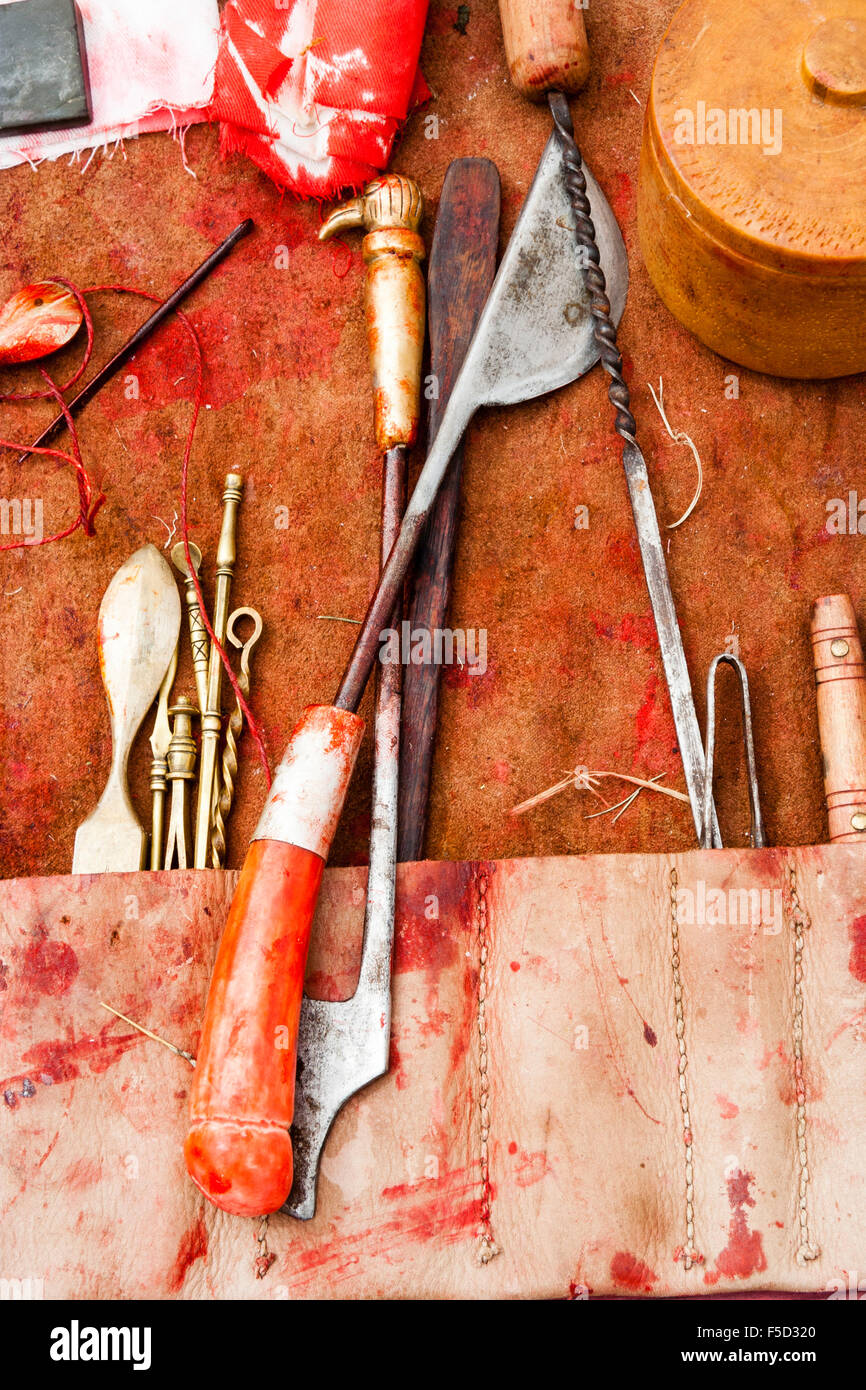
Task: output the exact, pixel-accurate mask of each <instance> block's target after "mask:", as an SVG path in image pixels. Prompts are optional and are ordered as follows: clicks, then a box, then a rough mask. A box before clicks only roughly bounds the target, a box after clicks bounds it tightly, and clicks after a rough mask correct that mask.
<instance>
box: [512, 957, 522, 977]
mask: <svg viewBox="0 0 866 1390" xmlns="http://www.w3.org/2000/svg"><path fill="white" fill-rule="evenodd" d="M511 969H512V970H513V971H514V973H515V974H517V971H518V970H519V969H520V961H517V960H513V961H512V962H511Z"/></svg>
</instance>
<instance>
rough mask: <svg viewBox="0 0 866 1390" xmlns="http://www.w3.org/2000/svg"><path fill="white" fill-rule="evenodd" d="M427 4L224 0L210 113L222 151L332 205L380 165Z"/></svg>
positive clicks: (407, 84)
mask: <svg viewBox="0 0 866 1390" xmlns="http://www.w3.org/2000/svg"><path fill="white" fill-rule="evenodd" d="M426 16H427V0H351V2H350V0H282V2H281V0H229V3H228V4H227V5H226V6H225V8H224V10H223V15H222V32H221V38H220V49H219V57H218V59H217V65H216V80H215V87H214V99H213V103H212V106H211V112H210V114H211V117H212V118H213V119H215V120H218V121H219V122H220V146H221V149H222V151H223V153H224V154H230V153H233V152H235V151H240V152H242V153H244V154H247V155H248V156H249V157H250V158H251V159H253V160H254V161H255V162H256V164H258V165H259V167H260V168H261V169H263V170H264V172H265V173H266V174H267V175H268V176H269V177H270V178H272V179H273V180H274V182H275V183H277V184H278V185H279V186H280V187H281V188H287V189H290V190H291V191H292V192H294V193H297V194H299V195H301V196H303V197H306V196H311V197H317V198H329V197H332V196H333V195H334V194H335V193H337V192H338V191H339V190H340V189H341V188H345V187H347V186H353V187H357V186H359V185H360V184H363V183H365V182H366V181H367V180H368V179H369V178H371V177H372V176H373V175H374V173H375V172H376V171H377V170H380V169H384V168H385V166H386V164H387V162H388V159H389V156H390V154H391V148H392V146H393V143H394V139H395V137H396V135H397V133H398V131H399V130H400V127H401V125H402V123H403V121H405V119H406V116H407V114H408V112H409V111H410V110H411V109H412V107H413V106H414V105H417V104H418V103H420V102H423V101H425V100H426V99H427V97H428V96H429V90H428V88H427V86H426V84H425V82H424V79H423V77H422V76H421V73H420V71H419V69H418V55H419V53H420V49H421V39H422V35H423V32H424V22H425V19H426Z"/></svg>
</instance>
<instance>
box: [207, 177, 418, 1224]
mask: <svg viewBox="0 0 866 1390" xmlns="http://www.w3.org/2000/svg"><path fill="white" fill-rule="evenodd" d="M422 210H423V207H422V200H421V194H420V192H419V190H418V188H417V187H416V185H415V184H414V183H412V181H411V180H410V179H406V178H403V177H401V176H399V175H388V176H386V177H384V178H381V179H377V180H376V181H375V182H374V183H372V184H370V186H369V187H368V188H367V189H366V191H365V192H364V194H363V195H362V196H361V197H359V198H354V199H352V201H351V202H350V203H347V204H346V205H345V206H344V207H341V208H338V209H337V210H336V211H335V212H334V213H332V215H331V216H330V217H329V218H328V220H327V221H326V222H325V224H324V226H323V228H322V231H321V235H322V236H323V237H325V236H330V235H331V234H332V233H334V232H336V231H339V230H343V229H345V228H347V227H361V226H363V227H365V228H366V231H367V235H366V236H365V238H364V243H363V256H364V261H365V263H366V267H367V277H366V279H367V291H366V306H367V308H366V312H367V327H368V336H369V343H370V356H371V364H372V371H373V394H374V403H375V427H376V439H377V442H378V445H379V448H380V449H381V451H382V453H383V455H384V483H383V493H384V500H383V535H382V559H383V563H384V560H385V559H386V558H387V556H388V554H389V552H390V550H391V547H392V543H393V541H394V540H395V538H396V536H397V534H398V532H399V529H400V518H401V516H402V511H403V502H404V497H405V488H406V450H407V448H408V447H409V446H411V444H413V443H414V441H415V438H416V435H417V432H418V414H419V401H418V396H419V387H420V379H421V359H422V352H423V346H424V280H423V276H422V274H421V261H422V259H423V257H424V243H423V241H422V240H421V237H420V236H419V234H418V224H419V222H420V220H421V216H422ZM396 598H397V595H396V593H395V596H394V598H393V599H392V600H391V601H390V603H389V605H388V616H389V620H390V619H391V617H392V614H393V609H394V606H395V602H396ZM217 601H218V602H219V593H218V600H217ZM216 626H217V624H216V613H215V621H214V627H215V628H216ZM209 696H210V692H209ZM363 731H364V724H363V720H361V719H360V718H359V717H358V715H357V714H356V713H354V710H350V709H347V708H342V709H341V708H338V707H336V706H326V705H325V706H323V705H319V706H311V707H310V708H308V709H307V710H306V711H305V713H304V715H303V717H302V719H301V721H300V723H299V724H298V725H297V727H296V729H295V731H294V733H293V735H292V740H291V744H290V747H289V750H288V752H287V754H286V756H285V757H284V758H283V761H282V763H281V764H280V766H279V768H278V770H277V773H276V776H275V778H274V782H273V786H272V787H271V792H270V796H269V798H268V801H267V803H266V806H265V809H264V812H263V814H262V817H261V820H260V821H259V825H258V828H257V830H256V832H255V835H254V837H253V843H252V845H251V847H250V851H249V853H248V854H247V858H246V861H245V863H244V867H243V870H242V873H241V877H240V880H239V882H238V886H237V889H236V892H235V897H234V900H233V902H232V907H231V911H230V913H229V918H228V921H227V923H226V927H225V931H224V933H223V937H222V941H221V942H220V948H219V953H218V955H217V960H216V964H215V966H214V972H213V976H212V979H211V984H210V991H209V994H208V1002H207V1008H206V1011H205V1017H204V1024H203V1027H202V1035H201V1043H200V1045H199V1050H198V1058H197V1064H196V1071H195V1076H194V1078H193V1084H192V1087H191V1091H190V1130H189V1134H188V1137H187V1141H186V1145H185V1150H184V1151H185V1155H186V1162H187V1168H188V1170H189V1173H190V1175H191V1177H192V1178H193V1180H194V1181H195V1182H196V1183H197V1185H198V1186H199V1187H200V1188H201V1190H202V1191H203V1192H204V1193H205V1195H206V1196H207V1197H209V1198H210V1200H211V1201H212V1202H214V1203H215V1204H216V1205H217V1206H219V1207H222V1208H224V1209H225V1210H226V1211H230V1212H234V1213H236V1214H238V1215H246V1216H258V1215H261V1214H262V1213H263V1212H271V1211H275V1210H276V1209H277V1208H278V1207H281V1206H282V1205H283V1204H284V1202H285V1201H286V1199H287V1198H288V1196H289V1191H290V1189H291V1187H292V1178H293V1153H292V1142H291V1138H290V1135H289V1126H290V1125H291V1123H292V1117H293V1114H294V1108H295V1072H296V1061H297V1051H298V1029H299V1023H300V1016H301V1001H302V995H303V984H304V969H305V965H306V957H307V947H308V944H309V936H310V927H311V925H312V920H313V914H314V912H315V907H316V900H317V897H318V892H319V885H320V882H321V877H322V871H323V869H324V867H325V860H326V859H327V856H328V850H329V847H330V844H331V840H332V837H333V835H334V832H335V830H336V827H337V821H338V820H339V815H340V811H341V809H342V804H343V800H344V797H345V794H346V789H347V787H348V783H349V778H350V777H351V774H352V768H353V767H354V763H355V759H356V757H357V754H358V748H359V746H360V742H361V736H362V734H363ZM399 732H400V668H399V666H391V665H389V666H386V667H385V668H383V672H382V680H381V682H380V691H379V696H378V700H377V714H376V746H377V762H376V777H375V785H374V809H373V825H374V827H377V828H376V830H375V831H374V835H373V838H372V840H371V850H370V879H369V890H368V916H367V937H368V944H369V943H370V942H371V941H372V940H373V939H374V938H377V937H378V940H379V942H380V944H381V942H382V941H384V943H385V949H384V951H380V952H378V953H377V955H376V960H375V972H374V973H375V975H376V979H375V980H372V981H368V980H366V978H365V975H364V969H365V967H369V966H370V964H371V961H372V957H371V956H370V955H369V954H368V952H367V951H365V960H364V964H363V965H362V976H361V980H360V981H359V987H358V990H357V992H356V995H355V997H354V998H353V1000H352V1001H350V1002H349V1003H346V1004H341V1005H340V1006H339V1007H340V1009H341V1010H343V1011H344V1014H345V1011H346V1010H347V1009H349V1007H350V1005H351V1006H353V1007H356V1008H358V1009H360V1010H362V1011H363V1010H367V1011H369V1008H370V1002H371V999H372V997H373V995H372V993H371V992H370V991H368V989H367V985H368V984H369V985H370V986H371V989H372V988H373V987H375V989H376V990H377V991H378V992H377V993H376V1001H377V1002H376V1008H377V1012H378V1015H379V1016H380V1018H382V1019H384V1018H385V1012H384V1011H385V1010H386V1009H389V1008H390V933H391V931H392V930H393V900H394V899H393V894H394V862H395V850H396V826H397V819H396V816H397V775H398V768H399ZM202 756H203V758H204V744H203V754H202ZM204 776H205V773H204V766H203V771H202V778H203V779H204ZM205 795H206V792H205V788H204V780H203V782H202V789H201V791H200V796H199V823H200V824H201V823H202V813H201V805H202V797H203V796H205ZM377 823H378V825H377ZM198 862H199V855H198V839H197V840H196V864H198ZM371 914H372V915H371ZM383 962H384V963H383ZM382 989H384V997H383V995H382ZM307 1002H308V1003H309V1002H311V1001H307ZM367 1022H368V1020H366V1018H365V1019H364V1020H362V1021H361V1022H360V1023H359V1025H358V1027H359V1028H360V1029H361V1031H362V1036H361V1038H360V1039H359V1041H360V1043H361V1044H364V1043H366V1041H367V1038H368V1036H369V1029H368V1027H367ZM327 1026H328V1025H327V1022H326V1023H325V1025H324V1027H325V1030H326V1031H327ZM313 1032H315V1026H313ZM376 1033H377V1036H376V1038H375V1039H374V1043H375V1046H374V1047H373V1049H372V1051H373V1055H372V1056H371V1057H365V1060H366V1061H368V1062H369V1067H368V1069H367V1070H366V1072H365V1074H364V1075H363V1077H362V1078H361V1079H358V1071H359V1068H358V1061H359V1058H358V1055H357V1053H356V1051H355V1048H354V1047H353V1046H351V1045H350V1043H352V1042H353V1041H354V1038H355V1029H353V1028H352V1026H351V1024H350V1023H349V1022H348V1021H347V1020H346V1018H345V1017H343V1034H342V1036H343V1043H342V1044H341V1045H340V1046H339V1047H338V1046H336V1045H335V1046H332V1047H329V1046H328V1042H327V1038H326V1036H324V1035H323V1033H322V1032H321V1031H320V1032H319V1033H318V1034H316V1037H315V1040H314V1043H313V1044H312V1045H311V1047H310V1050H309V1053H308V1054H307V1053H305V1056H304V1067H303V1077H302V1086H303V1088H304V1094H305V1097H306V1096H309V1097H310V1098H312V1099H314V1100H315V1101H316V1103H317V1109H318V1115H319V1118H320V1119H325V1117H326V1112H327V1118H326V1122H325V1123H324V1129H323V1130H321V1132H320V1129H321V1126H319V1125H317V1126H315V1127H306V1128H305V1134H304V1148H303V1153H304V1192H303V1194H302V1197H301V1200H300V1205H302V1206H303V1205H304V1204H305V1203H307V1204H308V1203H309V1202H311V1201H312V1202H314V1191H315V1169H316V1165H317V1162H318V1154H319V1151H320V1149H321V1144H322V1143H323V1142H324V1137H325V1133H326V1132H327V1127H328V1126H329V1125H330V1118H332V1117H333V1114H334V1113H336V1109H339V1106H340V1105H341V1104H342V1103H343V1101H344V1100H345V1098H346V1096H347V1095H351V1094H352V1092H353V1091H354V1090H357V1089H358V1086H359V1085H363V1084H365V1082H366V1081H369V1080H372V1078H373V1077H375V1076H377V1075H380V1074H381V1072H382V1071H384V1070H385V1069H386V1067H387V1056H388V1028H387V1023H385V1026H378V1027H377V1029H376ZM277 1037H280V1038H282V1042H280V1043H279V1045H278V1043H277V1042H276V1041H275V1040H276V1039H277ZM311 1037H312V1033H311ZM347 1040H348V1041H347ZM369 1050H370V1049H367V1051H369ZM325 1053H327V1057H326V1058H325ZM323 1063H324V1069H323ZM347 1079H350V1080H351V1084H348V1082H347ZM320 1083H321V1084H320ZM347 1084H348V1089H346V1087H347ZM299 1104H300V1100H299ZM298 1214H301V1212H300V1211H299V1212H298ZM303 1214H312V1212H311V1211H310V1212H306V1211H305V1212H304V1213H303Z"/></svg>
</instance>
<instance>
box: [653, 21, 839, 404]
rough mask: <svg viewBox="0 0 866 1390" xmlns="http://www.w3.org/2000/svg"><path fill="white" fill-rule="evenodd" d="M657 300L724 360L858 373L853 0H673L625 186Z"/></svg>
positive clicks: (797, 371) (773, 368) (767, 368)
mask: <svg viewBox="0 0 866 1390" xmlns="http://www.w3.org/2000/svg"><path fill="white" fill-rule="evenodd" d="M638 229H639V235H640V243H641V249H642V251H643V255H644V259H645V260H646V263H647V266H648V267H649V271H650V275H651V276H652V279H653V282H654V284H655V286H656V289H657V290H658V292H659V294H660V295H661V297H662V299H663V300H664V302H665V304H666V305H667V307H668V308H669V309H670V310H671V312H672V313H673V314H675V315H676V317H677V318H678V319H680V320H681V321H682V322H683V323H684V324H685V325H686V327H687V328H689V329H691V331H692V332H693V333H695V334H696V335H697V337H698V338H700V339H701V341H702V342H704V343H706V344H707V345H708V346H709V347H711V348H713V349H714V350H715V351H716V352H719V353H721V354H722V356H723V357H729V358H731V359H732V360H733V361H734V362H739V363H741V364H742V365H743V366H746V367H753V368H755V369H756V370H758V371H762V372H771V373H774V374H775V375H778V376H790V377H834V376H845V375H847V374H848V373H850V372H861V371H863V370H866V0H737V3H734V4H732V3H731V0H686V4H684V5H683V6H682V8H681V9H680V10H678V11H677V13H676V15H675V16H674V19H673V21H672V23H671V26H670V28H669V29H668V32H667V34H666V35H665V37H664V39H663V41H662V46H661V49H660V51H659V54H658V57H657V59H656V64H655V70H654V72H653V80H652V87H651V91H650V99H649V103H648V107H647V114H646V121H645V124H644V134H643V146H642V150H641V165H640V181H639V193H638Z"/></svg>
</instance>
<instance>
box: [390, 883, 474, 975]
mask: <svg viewBox="0 0 866 1390" xmlns="http://www.w3.org/2000/svg"><path fill="white" fill-rule="evenodd" d="M471 877H472V867H471V865H460V866H455V872H454V873H449V874H447V875H443V874H440V873H438V872H437V873H435V874H434V873H432V872H431V873H430V875H429V876H427V875H425V874H419V875H418V877H417V878H416V879H415V881H414V883H413V885H412V890H411V892H410V893H408V894H406V895H405V896H404V895H401V896H400V897H399V898H398V900H397V921H396V935H395V945H394V969H395V971H396V972H397V973H398V974H402V973H403V972H405V971H410V970H426V971H427V972H428V974H429V976H430V977H431V978H432V979H434V980H435V979H436V977H437V976H438V975H439V974H440V972H441V971H442V970H446V969H448V967H449V966H453V965H455V964H456V963H457V959H458V956H459V954H460V952H461V950H462V949H465V947H461V944H460V941H461V938H462V937H463V935H464V933H465V932H466V931H467V930H469V929H471V918H472V914H473V911H474V897H473V894H472V892H471V887H470V883H471Z"/></svg>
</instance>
